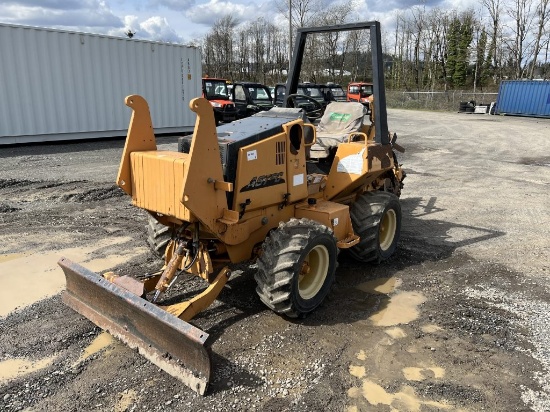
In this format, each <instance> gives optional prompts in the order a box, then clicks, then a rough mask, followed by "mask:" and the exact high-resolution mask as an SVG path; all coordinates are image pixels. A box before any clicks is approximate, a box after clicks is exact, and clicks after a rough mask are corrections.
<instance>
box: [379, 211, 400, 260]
mask: <svg viewBox="0 0 550 412" xmlns="http://www.w3.org/2000/svg"><path fill="white" fill-rule="evenodd" d="M396 230H397V215H396V214H395V210H393V209H390V210H388V211H387V212H386V213H385V214H384V216H383V217H382V222H380V228H379V230H378V242H379V243H380V249H382V250H384V251H386V250H388V249H389V248H390V246H391V245H392V243H393V239H394V238H395V232H396Z"/></svg>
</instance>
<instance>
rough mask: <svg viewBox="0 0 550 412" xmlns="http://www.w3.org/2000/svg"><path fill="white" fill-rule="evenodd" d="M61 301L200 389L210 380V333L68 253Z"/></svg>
mask: <svg viewBox="0 0 550 412" xmlns="http://www.w3.org/2000/svg"><path fill="white" fill-rule="evenodd" d="M57 263H58V264H59V266H61V268H62V269H63V272H65V278H66V281H67V288H66V291H64V292H63V294H62V299H63V302H64V303H65V304H66V305H68V306H70V307H71V308H73V309H74V310H76V311H77V312H78V313H80V314H82V315H84V316H85V317H87V318H88V319H89V320H91V321H92V322H93V323H95V324H96V325H97V326H99V327H100V328H102V329H105V330H106V331H108V332H109V333H110V334H111V335H113V336H115V337H116V338H118V339H120V340H121V341H123V342H124V343H126V344H127V345H128V346H130V347H131V348H132V349H136V348H137V350H138V352H139V353H140V354H141V355H143V356H144V357H145V358H147V359H148V360H150V361H151V362H153V363H154V364H155V365H157V366H158V367H160V368H161V369H162V370H164V371H166V372H167V373H169V374H170V375H172V376H173V377H175V378H177V379H179V380H180V381H182V382H183V383H185V384H186V385H187V386H189V387H190V388H191V389H193V390H194V391H195V392H197V393H199V394H201V395H204V393H205V392H206V387H207V385H208V381H209V380H210V351H209V348H207V347H205V342H206V339H207V338H208V334H207V333H205V332H203V331H202V330H200V329H198V328H196V327H194V326H193V325H191V324H189V323H187V322H184V321H183V320H181V319H179V318H177V317H175V316H173V315H171V314H169V313H168V312H166V311H164V310H162V309H161V308H159V307H157V306H156V305H154V304H152V303H150V302H148V301H147V300H145V299H143V298H140V297H138V296H136V295H134V294H133V293H131V292H129V291H127V290H125V289H123V288H121V287H119V286H117V285H115V284H113V283H111V282H109V281H108V280H106V279H104V278H103V277H101V276H100V275H98V274H97V273H94V272H92V271H90V270H88V269H86V268H84V267H82V266H80V265H78V264H76V263H74V262H71V261H70V260H69V259H65V258H62V259H60V260H59V262H57Z"/></svg>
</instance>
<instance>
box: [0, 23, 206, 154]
mask: <svg viewBox="0 0 550 412" xmlns="http://www.w3.org/2000/svg"><path fill="white" fill-rule="evenodd" d="M0 55H1V56H2V58H1V59H0V96H2V104H1V105H0V144H14V143H30V142H46V141H54V140H76V139H89V138H101V137H110V136H125V135H126V131H127V127H128V120H129V118H130V115H131V110H130V109H128V108H127V107H126V106H125V105H124V99H125V97H126V96H128V95H130V94H141V95H144V96H146V98H147V100H149V101H153V102H155V103H154V104H151V116H152V119H153V124H154V125H155V133H157V134H160V133H186V132H190V131H192V130H193V127H194V125H195V115H194V113H193V112H191V111H190V110H188V108H187V107H188V104H189V101H190V100H191V99H193V98H195V97H199V96H200V95H201V75H202V67H201V54H200V49H199V48H197V47H190V46H184V45H181V44H171V43H162V42H151V41H144V40H136V39H128V38H121V37H112V36H104V35H98V34H89V33H79V32H70V31H62V30H54V29H46V28H37V27H28V26H17V25H8V24H0Z"/></svg>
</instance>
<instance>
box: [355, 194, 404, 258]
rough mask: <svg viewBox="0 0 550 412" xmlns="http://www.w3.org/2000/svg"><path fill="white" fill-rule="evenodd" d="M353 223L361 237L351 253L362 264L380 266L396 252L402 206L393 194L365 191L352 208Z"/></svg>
mask: <svg viewBox="0 0 550 412" xmlns="http://www.w3.org/2000/svg"><path fill="white" fill-rule="evenodd" d="M350 214H351V223H352V226H353V230H354V232H355V233H356V234H357V235H358V236H359V237H360V238H361V240H360V241H359V243H358V244H357V245H355V246H353V247H351V248H350V249H348V250H349V253H350V254H351V256H353V258H355V259H356V260H358V261H360V262H375V263H380V262H382V261H384V260H386V259H388V258H389V257H390V256H391V255H393V254H394V252H395V251H396V249H397V242H398V241H399V235H400V233H401V205H400V204H399V199H398V198H397V196H396V195H394V194H393V193H388V192H366V193H363V194H362V195H361V196H359V198H358V199H357V200H356V201H355V203H353V205H352V207H351V213H350Z"/></svg>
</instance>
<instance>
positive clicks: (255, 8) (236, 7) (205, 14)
mask: <svg viewBox="0 0 550 412" xmlns="http://www.w3.org/2000/svg"><path fill="white" fill-rule="evenodd" d="M229 14H230V15H232V16H233V17H235V18H236V19H237V21H243V20H246V21H251V20H255V19H256V18H257V17H259V15H260V5H258V4H256V3H254V2H248V3H247V4H239V3H235V2H230V1H220V0H210V1H209V2H208V3H205V4H200V5H198V6H195V7H192V8H191V9H190V10H188V11H187V12H186V13H185V16H186V17H187V18H188V19H189V20H191V21H192V22H193V23H198V24H205V25H208V26H212V25H213V24H214V23H215V22H216V21H217V20H219V19H220V18H222V17H225V16H227V15H229Z"/></svg>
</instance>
